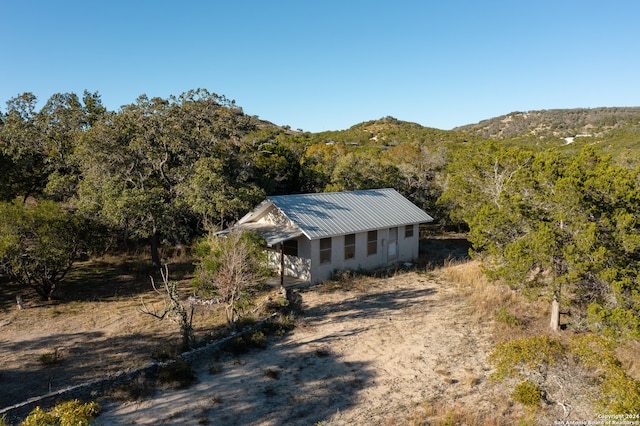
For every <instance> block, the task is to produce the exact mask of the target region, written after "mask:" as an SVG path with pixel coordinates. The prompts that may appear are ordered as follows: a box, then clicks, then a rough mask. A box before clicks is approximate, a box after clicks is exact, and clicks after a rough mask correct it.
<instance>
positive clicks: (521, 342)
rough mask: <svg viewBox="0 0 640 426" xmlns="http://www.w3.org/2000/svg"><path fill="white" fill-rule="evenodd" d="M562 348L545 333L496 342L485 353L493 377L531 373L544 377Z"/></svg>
mask: <svg viewBox="0 0 640 426" xmlns="http://www.w3.org/2000/svg"><path fill="white" fill-rule="evenodd" d="M564 354H565V348H564V346H563V345H562V344H561V343H560V341H559V340H557V339H553V338H551V337H549V336H547V335H541V336H530V337H524V338H521V339H516V340H512V341H510V342H501V343H498V344H497V345H496V347H495V349H494V351H493V352H492V353H491V354H490V355H489V361H490V362H491V363H492V364H494V366H495V371H494V372H493V373H492V375H491V377H492V379H494V380H504V379H506V378H508V377H516V376H524V377H528V376H531V375H534V376H536V377H537V378H539V379H545V378H546V374H547V370H548V368H549V367H551V366H553V365H555V364H556V363H557V362H558V361H559V360H560V359H562V358H563V357H564Z"/></svg>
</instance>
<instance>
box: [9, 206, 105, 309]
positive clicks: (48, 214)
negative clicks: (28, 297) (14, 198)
mask: <svg viewBox="0 0 640 426" xmlns="http://www.w3.org/2000/svg"><path fill="white" fill-rule="evenodd" d="M90 231H91V228H90V225H89V223H88V222H86V221H84V220H83V219H82V218H80V217H79V216H77V215H75V214H72V213H70V212H67V211H65V210H63V209H62V207H61V206H60V205H59V204H56V203H54V202H51V201H44V202H41V203H36V204H35V205H30V204H27V205H25V204H19V203H17V202H16V203H0V271H2V272H4V273H5V274H7V275H8V276H9V277H11V278H12V279H13V280H15V281H17V282H19V283H21V284H23V285H26V286H31V287H33V288H34V290H35V291H36V292H37V293H38V294H39V295H40V296H41V297H42V298H43V299H52V298H53V295H54V292H55V290H56V286H57V284H58V283H59V282H60V281H61V280H62V279H63V278H64V277H65V275H66V274H67V272H68V271H69V269H70V268H71V266H72V265H73V263H74V262H75V261H76V260H77V259H78V258H79V257H80V256H81V255H82V254H83V253H86V252H87V250H88V249H89V247H90V242H91V240H92V237H94V236H93V235H90Z"/></svg>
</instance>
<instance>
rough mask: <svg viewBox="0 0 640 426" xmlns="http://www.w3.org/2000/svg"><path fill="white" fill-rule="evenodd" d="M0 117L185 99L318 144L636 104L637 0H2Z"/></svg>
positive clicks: (639, 56) (639, 73) (639, 92)
mask: <svg viewBox="0 0 640 426" xmlns="http://www.w3.org/2000/svg"><path fill="white" fill-rule="evenodd" d="M0 38H1V40H2V42H1V44H0V46H1V47H0V58H1V60H0V110H2V111H6V108H5V107H6V105H5V102H6V101H7V100H9V99H10V98H12V97H14V96H17V95H19V94H21V93H24V92H32V93H34V94H35V95H36V96H37V97H38V99H39V101H40V102H41V103H44V102H45V101H46V100H47V99H48V98H49V97H50V96H51V95H52V94H54V93H65V92H74V93H76V94H78V95H79V96H80V95H82V93H83V91H84V90H85V89H87V90H89V91H91V92H95V91H97V92H99V93H100V95H101V97H102V101H103V103H104V105H105V106H106V107H107V108H108V109H110V110H118V109H119V108H120V106H122V105H125V104H130V103H134V102H135V100H136V98H137V97H138V96H139V95H141V94H146V95H148V96H149V97H154V96H160V97H163V98H167V97H169V96H170V95H180V94H181V93H183V92H186V91H188V90H190V89H197V88H206V89H207V90H209V91H210V92H213V93H217V94H219V95H224V96H226V97H227V98H229V99H234V100H235V101H236V103H237V105H238V106H240V107H242V108H243V109H244V112H245V113H247V114H250V115H257V116H259V117H260V118H262V119H265V120H269V121H272V122H274V123H276V124H279V125H289V126H291V127H292V128H293V129H298V128H301V129H303V130H307V131H311V132H318V131H323V130H342V129H346V128H349V127H351V126H352V125H354V124H357V123H360V122H363V121H367V120H374V119H378V118H382V117H384V116H389V115H390V116H393V117H396V118H398V119H400V120H406V121H413V122H417V123H420V124H422V125H424V126H428V127H436V128H439V129H451V128H453V127H456V126H459V125H464V124H470V123H476V122H478V121H480V120H483V119H487V118H492V117H496V116H499V115H503V114H507V113H509V112H512V111H527V110H537V109H552V108H577V107H585V108H593V107H600V106H639V105H640V1H637V0H624V1H623V0H609V1H606V2H605V1H604V0H599V1H592V0H579V1H578V0H537V1H514V0H509V1H494V0H485V1H482V0H468V1H462V0H446V1H445V0H440V1H431V0H394V1H379V0H322V1H317V0H316V1H313V0H295V1H294V0H289V1H280V0H270V1H267V0H246V1H240V0H224V1H218V0H210V1H205V0H202V1H195V0H180V1H177V0H174V1H164V0H154V1H143V0H126V1H123V0H110V1H93V0H84V1H79V0H77V1H72V0H56V1H51V0H46V1H45V0H0Z"/></svg>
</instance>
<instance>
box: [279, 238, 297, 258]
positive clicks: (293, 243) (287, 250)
mask: <svg viewBox="0 0 640 426" xmlns="http://www.w3.org/2000/svg"><path fill="white" fill-rule="evenodd" d="M282 252H283V253H284V254H287V255H289V256H296V257H297V256H298V240H287V241H285V242H283V243H282Z"/></svg>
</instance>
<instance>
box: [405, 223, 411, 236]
mask: <svg viewBox="0 0 640 426" xmlns="http://www.w3.org/2000/svg"><path fill="white" fill-rule="evenodd" d="M404 237H405V238H411V237H413V225H407V226H405V227H404Z"/></svg>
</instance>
